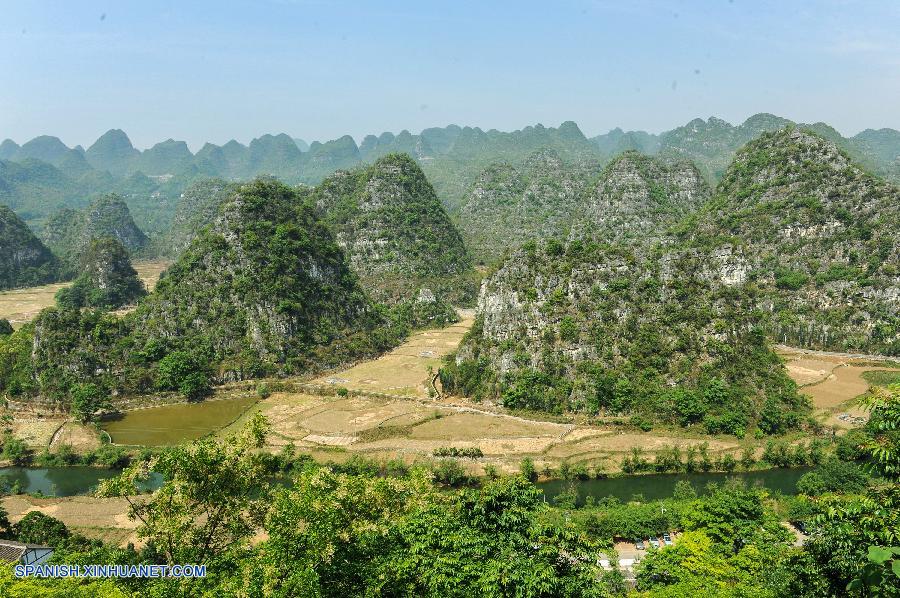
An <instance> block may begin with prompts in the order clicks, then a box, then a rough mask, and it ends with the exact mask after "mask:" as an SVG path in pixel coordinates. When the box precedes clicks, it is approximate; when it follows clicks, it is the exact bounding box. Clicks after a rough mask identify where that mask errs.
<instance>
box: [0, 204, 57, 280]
mask: <svg viewBox="0 0 900 598" xmlns="http://www.w3.org/2000/svg"><path fill="white" fill-rule="evenodd" d="M59 274H60V263H59V260H58V259H57V258H56V256H54V255H53V254H52V253H51V252H50V250H49V249H47V247H45V246H44V244H43V243H41V241H40V240H39V239H38V238H37V237H36V236H34V233H32V232H31V230H30V229H29V228H28V225H26V224H25V223H24V222H23V221H22V219H21V218H19V217H18V216H16V214H15V212H13V211H12V210H11V209H9V208H8V207H6V206H5V205H2V204H0V290H6V289H14V288H18V287H27V286H33V285H38V284H44V283H48V282H53V281H55V280H56V279H57V278H58V277H59Z"/></svg>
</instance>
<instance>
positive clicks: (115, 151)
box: [84, 129, 141, 176]
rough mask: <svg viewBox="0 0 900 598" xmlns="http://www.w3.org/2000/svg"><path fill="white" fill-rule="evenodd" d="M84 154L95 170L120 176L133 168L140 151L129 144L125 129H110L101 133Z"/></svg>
mask: <svg viewBox="0 0 900 598" xmlns="http://www.w3.org/2000/svg"><path fill="white" fill-rule="evenodd" d="M84 155H85V158H87V161H88V163H90V165H91V166H93V167H94V168H96V169H97V170H100V171H104V170H105V171H107V172H109V173H111V174H113V175H117V176H121V175H124V174H126V173H128V172H132V171H133V170H134V165H135V163H136V162H137V159H138V158H139V157H140V155H141V152H139V151H138V150H137V149H135V147H134V146H133V145H131V140H130V139H129V138H128V135H126V134H125V131H123V130H121V129H110V130H109V131H107V132H106V133H104V134H103V135H101V136H100V137H99V138H98V139H97V141H95V142H94V144H93V145H91V146H90V147H89V148H88V149H87V151H86V152H85V154H84Z"/></svg>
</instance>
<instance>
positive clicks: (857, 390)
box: [781, 349, 900, 430]
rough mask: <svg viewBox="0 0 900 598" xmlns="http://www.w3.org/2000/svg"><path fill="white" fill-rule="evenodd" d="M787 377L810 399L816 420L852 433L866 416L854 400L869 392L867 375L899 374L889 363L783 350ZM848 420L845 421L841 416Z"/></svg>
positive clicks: (821, 353) (861, 358)
mask: <svg viewBox="0 0 900 598" xmlns="http://www.w3.org/2000/svg"><path fill="white" fill-rule="evenodd" d="M781 355H782V357H783V358H784V359H785V365H786V367H787V370H788V374H789V375H790V376H791V378H792V379H793V380H794V382H796V383H797V384H798V385H799V386H800V387H801V391H802V392H803V393H805V394H807V395H809V396H810V398H811V399H812V403H813V408H814V410H815V413H816V416H817V417H819V419H820V420H821V421H822V422H823V423H824V424H825V425H826V426H829V427H834V428H837V429H844V430H846V429H849V428H852V427H857V426H859V425H860V422H861V421H862V420H865V419H866V418H867V413H866V411H865V410H863V409H862V408H861V407H859V406H858V405H855V404H854V402H855V399H856V398H857V397H859V396H861V395H863V394H865V393H866V391H868V390H869V386H871V384H870V383H869V381H867V380H866V379H865V377H864V374H865V373H866V372H900V368H896V367H893V365H892V364H891V363H890V362H885V363H884V365H881V364H878V363H876V362H872V361H871V360H869V359H867V358H865V357H851V356H845V355H839V354H829V353H823V352H820V353H816V352H811V351H802V352H801V351H792V350H788V349H783V350H782V351H781ZM842 415H846V416H848V418H847V419H842V418H841V416H842Z"/></svg>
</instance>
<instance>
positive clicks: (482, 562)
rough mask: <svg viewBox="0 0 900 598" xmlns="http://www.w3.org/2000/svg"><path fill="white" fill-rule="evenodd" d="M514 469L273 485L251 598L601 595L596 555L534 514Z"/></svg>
mask: <svg viewBox="0 0 900 598" xmlns="http://www.w3.org/2000/svg"><path fill="white" fill-rule="evenodd" d="M542 508H546V507H545V506H544V504H543V502H542V501H541V498H540V492H539V491H538V490H537V489H536V488H535V487H534V486H533V485H532V484H530V483H529V482H527V481H526V480H525V479H523V478H521V477H513V478H505V479H500V480H495V481H491V482H488V483H486V484H485V485H484V487H482V488H480V489H477V490H476V489H466V490H463V491H461V492H458V493H444V492H438V491H436V490H435V488H434V486H433V485H432V484H431V483H430V482H429V481H428V480H427V478H425V477H423V475H422V473H421V472H419V473H417V474H415V475H414V476H413V477H412V478H411V479H409V480H398V479H384V478H380V479H379V478H362V477H358V476H349V475H343V474H336V473H334V472H332V471H330V470H328V469H322V470H319V471H315V472H307V473H305V474H303V475H301V477H300V478H299V479H298V480H297V482H296V485H295V487H294V489H292V490H288V489H283V490H280V491H279V492H277V493H276V496H275V499H274V500H273V503H272V510H271V512H270V514H269V517H268V519H267V521H266V530H267V531H268V533H269V540H268V541H267V542H265V543H264V544H263V545H262V546H261V547H260V554H259V556H258V558H256V559H255V560H254V561H253V562H251V563H249V564H248V566H247V567H246V569H245V571H244V574H243V580H242V581H241V584H242V585H241V587H242V588H245V590H244V591H245V592H246V593H247V594H248V595H250V596H262V595H266V596H298V595H303V596H356V595H392V596H393V595H408V596H471V595H479V596H511V595H518V596H536V595H546V596H551V595H576V596H594V595H603V594H604V592H605V590H603V587H602V586H601V585H600V584H598V583H597V577H598V574H599V570H597V569H596V567H595V565H594V561H595V559H596V553H595V551H593V550H591V544H590V543H589V542H587V540H586V539H584V538H582V537H578V536H575V535H574V534H572V533H571V532H568V531H566V530H564V529H561V528H557V527H554V526H548V525H545V524H542V523H540V522H539V518H538V517H537V515H538V513H539V511H540V509H542Z"/></svg>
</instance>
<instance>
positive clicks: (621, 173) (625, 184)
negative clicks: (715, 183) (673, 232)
mask: <svg viewBox="0 0 900 598" xmlns="http://www.w3.org/2000/svg"><path fill="white" fill-rule="evenodd" d="M710 195H711V191H710V189H709V186H708V185H707V184H706V182H705V181H704V179H703V176H702V175H701V174H700V172H699V171H698V170H697V168H696V167H695V166H694V165H693V164H692V163H690V162H688V161H686V160H671V159H661V158H655V157H650V156H645V155H642V154H639V153H637V152H633V151H628V152H625V153H624V154H622V155H621V156H619V157H618V158H616V159H615V160H613V162H611V163H610V164H609V165H607V167H606V168H605V169H604V170H603V172H602V173H601V175H600V177H599V178H598V179H597V180H596V181H594V183H593V184H592V185H591V186H590V188H589V190H588V191H587V193H586V194H585V197H584V198H583V200H582V201H581V202H580V203H579V207H578V209H577V210H576V213H575V218H574V223H573V227H572V236H573V238H593V239H597V240H600V241H603V242H613V241H623V240H628V239H632V240H633V239H637V240H638V241H640V242H645V241H647V240H648V239H649V238H651V237H654V236H658V235H659V234H660V233H661V232H662V231H663V230H665V228H666V227H668V226H671V225H672V224H674V223H676V222H678V221H679V220H681V219H682V218H683V217H684V216H686V215H687V214H689V213H690V212H692V211H694V210H696V209H697V208H698V207H700V206H701V205H702V204H703V203H704V202H705V201H707V200H708V199H709V197H710Z"/></svg>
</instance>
